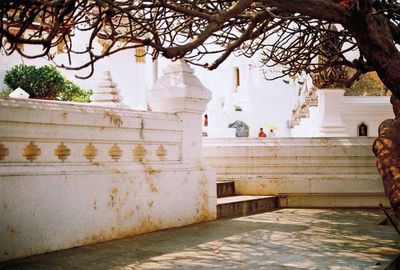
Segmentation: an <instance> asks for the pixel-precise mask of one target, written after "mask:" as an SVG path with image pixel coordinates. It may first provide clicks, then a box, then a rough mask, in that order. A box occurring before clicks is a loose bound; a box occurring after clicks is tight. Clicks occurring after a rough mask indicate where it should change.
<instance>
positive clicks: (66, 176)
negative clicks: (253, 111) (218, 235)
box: [0, 72, 216, 261]
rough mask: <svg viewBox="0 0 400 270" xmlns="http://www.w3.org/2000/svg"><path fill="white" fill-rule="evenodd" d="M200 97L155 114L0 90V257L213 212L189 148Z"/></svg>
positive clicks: (211, 186) (197, 125)
mask: <svg viewBox="0 0 400 270" xmlns="http://www.w3.org/2000/svg"><path fill="white" fill-rule="evenodd" d="M178 73H179V72H178ZM179 74H180V75H179ZM179 74H178V75H177V74H174V76H175V77H179V76H181V75H182V72H180V73H179ZM182 86H183V87H185V86H184V85H182V84H181V87H182ZM192 90H193V87H192ZM195 90H196V89H195ZM182 93H184V94H185V92H184V91H182ZM169 94H170V96H169V99H170V100H169V101H172V102H173V104H174V106H176V104H177V103H176V100H173V91H172V94H171V91H170V92H169ZM183 99H184V98H183ZM189 99H190V102H191V103H193V102H195V103H196V99H194V98H191V97H189ZM179 100H180V101H181V102H183V100H182V97H179ZM169 101H168V100H166V101H165V104H168V102H169ZM207 102H208V100H207V99H203V100H197V103H196V108H195V110H194V109H192V110H190V112H186V111H185V110H179V113H158V112H138V111H133V110H129V109H112V108H106V107H103V108H101V107H94V106H90V105H78V104H70V103H57V102H46V101H34V100H17V99H0V261H5V260H9V259H14V258H19V257H25V256H29V255H34V254H40V253H44V252H49V251H55V250H60V249H66V248H71V247H75V246H81V245H86V244H91V243H97V242H100V241H106V240H111V239H116V238H122V237H125V236H130V235H136V234H141V233H145V232H150V231H154V230H160V229H165V228H171V227H178V226H183V225H186V224H192V223H196V222H203V221H207V220H213V219H215V218H216V182H215V173H214V171H213V170H212V169H210V168H208V167H207V166H206V165H205V164H204V163H203V161H202V159H201V156H202V155H201V152H199V151H197V150H198V149H200V150H201V111H202V110H203V109H204V107H205V105H206V103H207ZM183 103H185V102H183ZM199 103H201V104H203V105H204V106H203V108H200V107H201V106H200V105H199ZM185 106H186V107H185V108H186V109H190V108H191V106H190V104H189V105H187V104H186V105H185ZM174 108H176V109H177V110H178V109H179V108H178V107H174ZM156 109H157V106H154V107H153V110H156ZM188 118H189V119H191V124H188V123H187V122H185V121H186V119H188ZM193 119H194V120H193ZM189 131H190V134H188V132H189ZM188 145H198V146H197V147H193V148H192V149H191V150H192V151H191V154H192V156H190V155H189V154H188V153H187V152H188V150H189V147H188ZM194 157H196V158H194Z"/></svg>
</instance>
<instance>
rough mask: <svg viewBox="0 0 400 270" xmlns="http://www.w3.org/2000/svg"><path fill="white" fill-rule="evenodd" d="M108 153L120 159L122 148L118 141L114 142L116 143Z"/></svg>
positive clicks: (116, 159)
mask: <svg viewBox="0 0 400 270" xmlns="http://www.w3.org/2000/svg"><path fill="white" fill-rule="evenodd" d="M108 154H109V155H110V157H111V158H112V159H113V160H114V161H118V160H119V159H120V158H121V156H122V150H121V148H120V147H119V146H118V145H117V144H116V143H114V145H113V146H112V147H111V148H110V150H109V151H108Z"/></svg>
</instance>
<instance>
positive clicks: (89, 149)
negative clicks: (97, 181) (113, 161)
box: [83, 143, 97, 161]
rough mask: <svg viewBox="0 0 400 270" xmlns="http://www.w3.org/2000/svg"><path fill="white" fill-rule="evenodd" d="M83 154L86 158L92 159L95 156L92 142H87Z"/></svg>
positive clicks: (95, 152)
mask: <svg viewBox="0 0 400 270" xmlns="http://www.w3.org/2000/svg"><path fill="white" fill-rule="evenodd" d="M83 155H84V156H85V157H86V159H87V160H89V161H92V160H93V159H94V158H95V157H96V156H97V149H96V147H94V145H93V144H92V143H89V144H88V145H87V146H86V147H85V150H83Z"/></svg>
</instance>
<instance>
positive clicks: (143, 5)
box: [0, 0, 400, 86]
mask: <svg viewBox="0 0 400 270" xmlns="http://www.w3.org/2000/svg"><path fill="white" fill-rule="evenodd" d="M0 5H1V6H0V16H1V18H2V20H1V22H0V24H1V25H0V39H1V46H2V50H3V51H4V52H6V53H7V54H11V53H13V52H15V51H16V52H18V53H20V54H21V55H23V56H25V57H30V58H32V57H38V56H48V57H50V58H53V57H54V54H55V53H56V52H57V51H59V52H60V51H64V52H66V53H68V54H69V55H70V56H71V55H73V54H80V55H82V54H83V55H86V57H87V62H86V63H84V64H82V65H78V66H74V65H73V63H68V64H65V65H66V68H69V69H76V70H77V69H82V68H86V67H92V68H93V63H94V62H96V61H97V60H99V59H101V58H103V57H105V56H107V55H110V54H114V53H116V52H118V51H120V50H124V49H129V48H135V47H138V46H142V45H145V46H146V48H148V52H151V53H152V54H153V57H154V58H155V57H157V56H158V54H159V53H161V54H162V55H163V56H166V57H168V58H172V59H176V58H182V57H185V58H186V59H187V60H188V61H189V62H191V63H193V64H196V65H201V66H204V67H207V68H209V69H214V68H216V67H218V66H219V65H220V64H221V63H222V62H223V61H224V60H225V59H226V58H227V57H228V56H229V55H231V54H232V53H235V54H242V55H245V56H249V57H250V56H252V55H254V54H255V53H256V52H261V54H262V63H263V64H264V65H265V67H266V68H269V67H275V66H277V65H278V66H279V70H280V71H282V72H283V73H280V74H281V76H284V75H295V74H297V73H299V72H304V71H305V72H308V73H312V74H316V76H315V77H316V79H318V78H323V80H321V81H327V82H329V84H330V85H335V84H337V85H349V84H351V83H352V82H353V81H354V80H356V79H357V78H358V76H359V75H360V74H361V73H365V72H368V71H371V70H377V71H378V74H379V73H380V71H379V67H378V66H379V64H380V63H379V61H377V60H376V59H369V53H368V47H367V48H364V47H365V46H366V45H364V43H365V41H364V40H363V38H361V37H362V35H367V36H368V35H376V33H370V32H369V29H368V27H367V29H364V28H363V24H365V23H366V21H365V18H366V17H368V16H374V17H376V18H378V19H382V20H384V22H385V24H386V25H384V26H382V27H386V28H389V29H390V33H389V35H388V36H386V37H385V38H386V39H387V40H386V41H387V42H388V43H389V42H391V43H393V41H397V40H400V31H399V28H398V26H399V25H398V23H399V20H398V19H399V10H400V6H399V4H398V3H397V2H396V1H367V0H364V1H361V0H359V1H355V0H341V1H339V0H297V1H289V0H264V1H250V0H239V1H216V0H211V1H203V0H199V1H189V0H187V1H165V0H159V1H146V0H129V1H128V0H117V1H112V0H97V1H96V0H53V1H51V0H26V1H22V0H19V1H0ZM78 33H87V34H86V35H84V36H83V37H84V45H85V46H84V47H83V48H82V47H80V49H76V48H77V46H74V44H73V43H74V41H75V40H74V38H73V37H74V35H78ZM360 36H361V37H360ZM368 38H370V37H367V39H368ZM371 38H380V37H379V36H373V37H371ZM80 40H81V39H80ZM386 41H383V42H386ZM363 42H364V43H363ZM380 42H382V41H380ZM97 43H100V44H102V47H103V49H102V50H98V49H96V48H97V47H96V44H97ZM361 43H363V44H361ZM21 44H40V45H42V47H41V48H42V50H41V51H40V52H39V53H36V54H33V55H30V54H29V52H28V50H23V47H22V46H21ZM360 45H362V46H360ZM372 46H374V45H373V44H372ZM385 46H386V45H385ZM149 48H153V49H154V50H150V49H149ZM376 49H378V48H376ZM355 54H357V57H356V58H354V55H355ZM205 55H211V56H212V58H210V57H204V56H205ZM70 59H71V57H70ZM210 59H212V60H210ZM343 67H348V68H353V69H355V70H356V71H357V72H352V74H354V75H353V76H351V77H349V76H347V75H346V74H347V73H343ZM383 72H384V71H383ZM89 75H90V74H89ZM317 81H318V80H317ZM321 86H323V85H321Z"/></svg>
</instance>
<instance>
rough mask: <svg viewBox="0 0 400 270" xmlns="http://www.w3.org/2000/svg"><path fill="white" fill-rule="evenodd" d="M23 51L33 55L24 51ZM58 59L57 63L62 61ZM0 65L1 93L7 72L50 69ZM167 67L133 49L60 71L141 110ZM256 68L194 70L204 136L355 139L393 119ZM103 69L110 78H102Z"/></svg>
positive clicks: (380, 108) (362, 103) (232, 63)
mask: <svg viewBox="0 0 400 270" xmlns="http://www.w3.org/2000/svg"><path fill="white" fill-rule="evenodd" d="M28 49H29V50H34V48H30V47H29V48H25V50H28ZM58 57H60V58H58V61H59V60H60V59H61V61H62V60H63V59H62V58H63V57H66V56H64V55H62V54H61V55H60V56H58ZM56 61H57V59H56ZM80 62H82V60H81V59H73V63H76V64H78V63H80ZM0 63H1V64H0V89H3V88H5V85H4V84H3V78H4V74H5V72H6V70H8V69H10V68H11V67H13V66H14V65H17V64H21V63H24V64H27V65H44V64H51V63H50V62H49V61H47V60H46V59H22V58H21V56H19V55H18V54H14V55H11V56H4V55H0ZM169 63H170V61H169V60H167V59H159V60H158V61H156V62H153V61H152V60H151V58H150V56H146V58H145V59H140V60H138V58H137V57H135V52H134V51H133V50H127V51H122V52H120V53H117V54H114V55H112V56H110V57H107V58H105V59H103V60H100V61H98V62H97V63H96V65H95V71H94V75H93V76H92V77H90V78H89V79H86V80H78V79H76V78H75V75H85V74H87V72H88V71H87V70H86V71H85V70H83V71H67V70H61V72H62V74H64V75H65V76H66V77H68V78H69V79H71V80H74V81H75V82H77V83H78V84H80V85H81V86H82V87H83V88H86V89H96V88H97V87H98V85H99V84H101V83H100V82H101V81H104V79H105V78H103V77H104V74H109V75H107V76H111V77H112V78H111V77H110V78H108V79H107V80H111V79H112V81H113V82H114V83H116V85H118V89H119V91H120V93H119V95H120V96H122V98H123V101H122V102H123V103H124V104H126V105H127V106H129V107H130V108H133V109H138V110H146V109H148V108H147V98H146V96H147V91H148V90H149V89H151V87H152V86H153V85H154V83H155V81H156V79H157V78H158V73H160V74H161V70H162V69H163V68H165V67H166V66H167V65H168V64H169ZM258 65H259V62H258V60H257V59H248V58H244V57H234V56H231V57H230V58H228V59H227V61H226V62H224V63H223V64H221V66H220V67H219V68H218V69H216V70H213V71H208V70H206V69H203V68H200V67H194V69H195V72H196V75H197V76H198V77H199V78H200V80H201V81H202V83H203V84H204V85H205V86H206V87H207V88H208V89H209V90H210V91H211V92H212V95H213V98H212V101H211V102H210V103H209V104H208V107H207V110H206V112H205V114H206V115H207V118H208V125H207V126H205V127H204V135H206V136H208V137H235V129H234V128H229V127H228V126H229V124H232V123H234V122H235V121H243V122H244V123H246V124H247V125H248V126H249V136H250V137H257V134H258V132H259V129H260V128H263V129H264V130H265V131H266V132H268V135H269V137H272V136H277V137H324V136H328V137H338V136H339V137H342V136H358V135H359V131H360V130H361V129H362V131H363V132H364V131H365V129H367V133H363V134H361V135H367V136H376V135H377V128H378V126H379V124H380V123H381V122H382V121H383V120H385V119H387V118H393V113H392V110H391V105H390V102H389V97H387V96H376V97H370V96H368V97H367V96H361V97H360V96H357V97H353V96H346V97H344V96H343V92H344V91H343V90H339V91H336V92H335V91H334V92H335V93H336V94H333V92H332V91H331V90H328V91H330V92H328V94H322V92H326V91H321V90H318V91H317V89H315V88H314V87H313V86H312V84H311V80H310V79H308V80H307V78H284V79H277V80H273V81H267V80H266V79H265V76H264V74H263V72H262V71H261V70H260V68H258ZM106 70H109V71H110V72H111V73H104V71H106ZM318 96H319V98H318ZM321 97H322V98H321ZM360 126H361V128H360Z"/></svg>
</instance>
